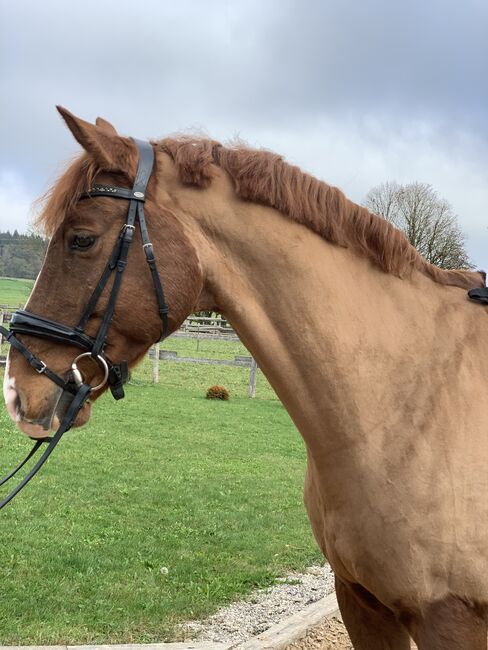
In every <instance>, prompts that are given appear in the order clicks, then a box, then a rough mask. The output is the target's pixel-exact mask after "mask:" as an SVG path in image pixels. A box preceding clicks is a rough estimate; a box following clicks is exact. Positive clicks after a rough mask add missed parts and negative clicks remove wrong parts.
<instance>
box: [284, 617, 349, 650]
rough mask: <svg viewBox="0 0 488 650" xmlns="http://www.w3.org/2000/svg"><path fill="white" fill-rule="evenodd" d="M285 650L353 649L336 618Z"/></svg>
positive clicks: (343, 628)
mask: <svg viewBox="0 0 488 650" xmlns="http://www.w3.org/2000/svg"><path fill="white" fill-rule="evenodd" d="M286 650H353V647H352V643H351V641H350V639H349V635H348V634H347V632H346V628H345V627H344V625H343V624H342V623H341V622H340V621H338V620H337V619H336V618H330V619H328V620H326V621H324V622H323V623H321V624H320V625H317V626H316V627H314V628H313V629H312V630H310V632H309V633H308V634H307V636H306V637H304V638H303V639H301V640H300V641H296V642H295V643H292V644H291V645H289V646H288V647H287V649H286Z"/></svg>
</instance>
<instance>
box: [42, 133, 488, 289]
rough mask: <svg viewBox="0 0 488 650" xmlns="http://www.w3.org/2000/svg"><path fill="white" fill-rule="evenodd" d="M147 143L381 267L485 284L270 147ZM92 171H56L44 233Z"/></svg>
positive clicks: (184, 168)
mask: <svg viewBox="0 0 488 650" xmlns="http://www.w3.org/2000/svg"><path fill="white" fill-rule="evenodd" d="M153 144H154V145H155V146H156V148H157V149H159V150H160V151H164V152H165V153H167V154H168V155H169V156H170V157H171V158H172V159H173V161H174V163H175V165H176V167H177V169H178V173H179V176H180V179H181V181H182V182H183V183H184V184H188V185H195V186H198V187H208V185H209V184H210V183H211V182H212V178H213V177H214V176H215V174H216V167H217V166H218V167H220V168H221V169H223V170H225V171H226V172H227V173H228V175H229V176H230V178H231V179H232V182H233V184H234V188H235V192H236V194H237V196H239V197H241V198H243V199H246V200H249V201H254V202H257V203H261V204H264V205H267V206H270V207H273V208H276V209H277V210H279V211H280V212H282V213H283V214H285V215H287V216H288V217H289V218H290V219H293V220H294V221H297V222H298V223H301V224H303V225H304V226H306V227H307V228H310V229H311V230H313V231H314V232H316V233H317V234H319V235H320V236H321V237H323V238H324V239H326V240H327V241H329V242H331V243H333V244H338V245H339V246H345V247H350V248H353V249H354V250H356V251H358V252H359V253H361V254H362V255H364V256H365V257H367V258H368V259H370V260H371V261H372V262H373V263H374V264H375V265H376V266H378V267H379V268H381V269H382V270H383V271H385V272H387V273H391V274H393V275H396V276H398V277H406V276H408V275H410V274H411V272H412V270H413V269H417V270H419V271H421V272H422V273H424V274H425V275H427V276H428V277H430V278H431V279H432V280H434V281H435V282H438V283H439V284H445V285H454V286H457V287H462V288H464V289H470V288H473V287H483V286H484V285H485V278H484V274H483V273H480V272H473V271H467V270H463V269H461V270H444V269H441V268H439V267H437V266H435V265H433V264H430V263H429V262H427V260H425V259H424V258H423V257H422V256H421V255H420V253H418V252H417V250H416V249H415V248H414V247H413V246H412V245H411V244H410V242H409V241H408V239H407V238H406V237H405V235H404V234H403V233H402V232H401V231H400V230H398V229H397V228H395V227H394V226H393V225H391V224H390V223H389V222H388V221H387V220H386V219H384V218H382V217H380V216H377V215H375V214H373V213H371V212H370V211H369V210H367V209H366V208H364V207H362V206H359V205H357V204H355V203H353V202H352V201H350V200H349V199H347V198H346V197H345V195H344V194H343V193H342V192H341V191H340V190H339V189H337V188H336V187H332V186H331V185H328V184H327V183H325V182H323V181H319V180H317V179H316V178H314V177H313V176H310V175H309V174H306V173H304V172H302V171H301V170H300V169H299V168H298V167H295V166H293V165H289V164H288V163H286V162H285V161H284V160H283V158H282V157H281V156H279V155H277V154H275V153H272V152H268V151H262V150H253V149H250V148H248V147H246V146H244V145H242V144H238V145H235V146H231V147H224V146H222V145H221V144H219V143H218V142H215V141H214V140H209V139H204V138H192V137H189V136H181V137H175V138H165V139H164V140H160V141H158V142H154V143H153ZM99 171H100V170H99V169H97V166H96V164H95V163H94V162H93V161H92V159H91V158H90V157H88V156H87V155H86V154H83V155H82V156H81V157H80V158H78V159H77V160H75V161H74V163H73V164H72V165H71V166H70V167H69V168H68V169H67V170H66V172H65V173H64V174H63V175H62V176H61V177H60V178H59V180H58V181H57V182H56V183H55V185H54V186H53V187H52V188H51V190H50V191H49V192H48V193H47V194H46V196H45V197H44V209H43V211H42V213H41V215H40V217H39V218H38V221H37V223H38V225H39V226H41V227H42V228H43V230H44V231H45V232H46V234H48V235H52V234H53V233H54V231H55V230H56V229H57V228H58V227H59V225H60V224H61V222H62V220H63V219H64V216H65V215H66V212H67V211H68V209H69V208H70V207H71V206H72V205H73V204H74V203H75V202H76V201H77V198H78V196H79V194H80V193H81V192H83V191H86V189H87V188H88V187H90V186H91V184H92V182H93V180H94V178H95V177H96V175H97V173H98V172H99Z"/></svg>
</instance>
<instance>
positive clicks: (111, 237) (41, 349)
mask: <svg viewBox="0 0 488 650" xmlns="http://www.w3.org/2000/svg"><path fill="white" fill-rule="evenodd" d="M59 110H60V113H61V115H62V116H63V118H64V120H65V122H66V124H67V125H68V127H69V129H70V131H71V132H72V134H73V135H74V137H75V138H76V140H77V141H78V142H79V143H80V144H81V145H82V147H83V148H84V150H85V152H84V154H83V156H81V157H80V158H79V159H78V160H76V161H75V162H74V163H73V164H72V165H71V166H70V167H69V168H68V169H67V171H66V172H65V173H64V175H63V176H62V177H61V178H60V179H59V181H58V182H57V183H56V184H55V185H54V186H53V188H52V190H51V192H50V194H49V196H48V199H47V202H46V204H45V207H44V211H43V213H42V215H41V218H40V222H41V224H42V225H43V226H44V228H45V231H46V233H47V234H48V235H49V237H50V243H49V248H48V251H47V255H46V259H45V261H44V265H43V267H42V271H41V273H40V275H39V277H38V279H37V282H36V284H35V287H34V290H33V292H32V294H31V296H30V298H29V301H28V303H27V306H26V309H27V310H28V311H29V312H32V313H34V314H37V315H39V316H42V317H44V318H47V319H50V320H53V321H57V322H60V323H63V324H65V325H69V326H71V327H72V326H74V325H76V324H77V322H78V320H79V319H80V316H81V314H82V312H83V310H84V308H85V307H86V305H87V303H88V300H89V298H90V296H91V295H92V292H93V290H94V288H95V287H96V285H97V283H98V282H99V279H100V276H101V275H102V273H103V271H104V268H105V266H106V264H107V261H108V259H109V257H110V255H111V253H112V251H113V249H114V246H115V244H116V242H117V240H118V237H119V234H120V232H121V229H122V228H123V226H124V224H125V223H126V219H127V212H128V202H127V201H123V200H115V199H113V198H110V197H104V196H93V197H90V198H86V199H84V200H80V195H81V194H82V193H83V192H86V191H88V190H89V188H90V187H92V185H93V182H94V181H95V180H96V182H97V184H105V185H112V186H119V187H127V188H128V189H131V188H132V185H133V182H134V177H135V174H136V170H137V164H138V157H139V156H138V151H137V148H136V146H135V144H134V142H133V141H132V140H130V139H128V138H124V137H121V136H119V135H118V134H117V132H116V131H115V129H114V128H113V127H112V126H111V125H110V124H109V123H108V122H105V121H104V120H101V119H100V118H99V119H98V120H97V122H96V125H93V124H89V123H87V122H85V121H83V120H80V119H78V118H76V117H74V116H73V115H72V114H71V113H69V112H68V111H66V110H64V109H59ZM161 193H163V195H164V192H161V191H160V190H159V188H158V170H157V165H156V166H155V168H154V169H153V172H152V175H151V178H150V180H149V185H148V188H147V194H146V197H147V198H146V203H145V214H146V220H147V225H148V229H149V232H150V235H151V239H152V242H153V245H154V251H155V257H156V260H157V262H158V271H159V274H160V278H161V281H162V283H163V286H164V291H165V295H166V302H167V304H168V305H169V308H170V311H169V332H171V331H174V330H175V329H176V328H177V327H178V326H179V325H180V324H181V322H182V320H183V319H184V318H185V317H186V316H187V315H188V314H189V313H190V312H191V311H192V309H193V308H194V307H195V304H196V302H197V298H198V295H199V293H200V291H201V288H202V275H201V270H200V266H199V262H198V259H197V256H196V253H195V250H194V249H193V247H192V245H191V244H190V242H189V240H188V238H187V237H186V236H185V234H184V231H183V228H182V226H181V225H180V223H179V222H178V221H177V219H176V217H175V216H174V214H173V213H172V212H171V211H170V210H168V209H166V208H165V207H164V205H161V200H160V198H161V197H160V195H161ZM156 196H158V203H159V205H157V204H156ZM111 285H112V279H111V280H110V281H109V282H108V285H107V286H106V287H105V289H104V291H103V293H102V295H101V297H100V299H99V300H98V302H97V304H96V307H95V309H94V310H93V313H92V314H91V316H90V318H89V320H88V323H87V325H86V329H85V331H86V334H87V335H89V336H95V334H96V333H97V332H98V330H99V327H100V324H101V322H102V319H103V316H104V314H105V312H106V309H107V304H108V297H109V293H110V288H111ZM160 336H161V319H160V315H159V313H158V303H157V299H156V294H155V290H154V286H153V281H152V279H151V274H150V272H149V269H148V267H147V264H146V258H145V254H144V251H143V248H142V241H141V236H140V233H139V230H138V229H136V230H135V233H134V241H133V243H132V244H131V246H130V249H129V254H128V259H127V266H126V268H125V271H124V273H123V278H122V283H121V288H120V291H119V294H118V297H117V300H116V307H115V313H114V316H113V320H112V322H111V325H110V328H109V330H108V337H107V342H106V345H105V346H104V355H105V356H106V357H107V359H109V360H110V362H112V363H114V364H117V363H120V362H122V361H124V360H125V361H127V362H128V364H129V367H131V366H134V365H135V364H136V363H137V362H138V361H139V360H140V359H141V358H142V357H143V356H144V354H145V353H146V351H147V350H148V348H149V347H150V346H151V345H152V344H153V343H154V342H155V341H157V340H158V339H159V338H160ZM18 338H19V340H21V341H22V343H24V344H25V345H26V346H27V347H28V348H29V349H30V350H31V351H32V352H33V353H34V354H35V355H36V356H37V357H39V358H40V359H41V360H42V361H43V362H44V363H45V364H46V365H47V366H48V367H49V368H50V369H52V370H53V371H55V372H56V373H58V374H59V375H61V376H63V377H67V376H68V373H69V371H70V367H71V363H72V361H73V359H74V358H75V357H76V356H78V354H79V353H80V350H79V349H77V348H76V347H73V346H71V345H68V344H65V343H58V342H56V341H53V340H48V339H43V338H38V337H35V336H31V335H26V334H22V335H18ZM81 363H84V364H85V365H83V367H82V368H81V370H82V372H83V375H84V379H85V381H86V382H88V383H90V384H92V385H95V384H97V382H98V381H99V379H100V368H99V367H98V366H97V364H96V363H93V362H92V361H91V360H87V359H86V358H85V359H84V360H82V362H81ZM105 388H106V387H104V388H103V389H101V390H99V391H96V392H94V393H93V394H92V400H91V401H93V399H96V398H97V397H98V396H99V395H100V394H101V393H102V392H103V391H104V390H105ZM4 394H5V400H6V404H7V408H8V412H9V414H10V416H11V417H12V419H13V420H14V421H15V422H16V423H17V424H18V426H19V428H20V429H21V430H22V431H24V432H25V433H27V434H28V435H30V436H32V437H44V436H47V435H48V432H49V431H50V430H51V429H55V428H56V427H57V425H58V423H59V420H60V418H61V417H62V416H63V414H64V412H65V410H66V404H67V403H69V400H67V399H66V398H67V395H65V393H64V391H63V390H62V389H61V388H59V387H58V386H56V385H55V384H54V383H52V382H51V381H50V380H49V379H48V378H47V377H46V376H45V375H44V374H42V373H41V374H39V373H37V372H36V371H35V370H34V369H33V368H32V367H31V366H29V365H28V363H27V361H26V360H25V358H24V357H23V356H22V355H21V354H20V353H19V352H17V351H16V350H15V349H12V350H11V351H10V354H9V358H8V362H7V369H6V372H5V380H4ZM90 408H91V407H90V404H89V403H86V404H85V405H84V407H83V409H82V410H81V411H80V413H79V414H78V416H77V419H76V421H75V426H79V425H81V424H84V423H85V422H86V421H87V420H88V419H89V416H90Z"/></svg>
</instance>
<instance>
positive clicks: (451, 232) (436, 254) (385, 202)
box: [364, 182, 472, 269]
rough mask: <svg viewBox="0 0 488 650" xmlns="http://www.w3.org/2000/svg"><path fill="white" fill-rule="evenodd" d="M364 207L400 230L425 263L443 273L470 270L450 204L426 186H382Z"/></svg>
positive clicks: (420, 184) (414, 184) (374, 190)
mask: <svg viewBox="0 0 488 650" xmlns="http://www.w3.org/2000/svg"><path fill="white" fill-rule="evenodd" d="M364 205H365V206H366V207H367V208H368V209H369V210H371V212H374V213H375V214H377V215H379V216H381V217H384V218H385V219H387V220H388V221H390V222H391V223H392V224H393V225H394V226H396V227H397V228H399V229H400V230H402V231H403V232H404V233H405V235H406V236H407V238H408V240H409V241H410V243H411V244H412V246H415V248H416V249H417V250H418V251H419V253H420V254H421V255H423V257H425V259H426V260H428V261H429V262H431V263H432V264H436V265H437V266H440V267H441V268H443V269H469V268H472V264H471V263H470V261H469V256H468V253H467V251H466V248H465V236H464V234H463V233H462V231H461V228H460V227H459V224H458V220H457V216H456V214H455V213H454V211H453V209H452V206H451V204H450V203H449V202H448V201H446V200H445V199H443V198H441V197H440V196H439V195H438V194H437V192H436V191H435V190H434V189H433V187H432V186H431V185H428V184H427V183H417V182H416V183H409V184H407V185H399V184H398V183H383V184H382V185H377V186H376V187H373V188H372V189H371V190H370V191H369V192H368V194H367V195H366V199H365V201H364Z"/></svg>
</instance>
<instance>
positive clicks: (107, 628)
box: [0, 339, 320, 645]
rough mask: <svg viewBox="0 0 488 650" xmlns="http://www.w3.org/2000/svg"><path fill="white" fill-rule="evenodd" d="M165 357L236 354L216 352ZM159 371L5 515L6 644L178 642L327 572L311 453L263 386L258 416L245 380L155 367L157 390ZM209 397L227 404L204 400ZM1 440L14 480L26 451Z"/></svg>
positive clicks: (0, 421)
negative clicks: (193, 629) (217, 615)
mask: <svg viewBox="0 0 488 650" xmlns="http://www.w3.org/2000/svg"><path fill="white" fill-rule="evenodd" d="M165 347H166V348H167V349H172V350H178V352H179V353H180V354H181V355H183V354H190V353H191V355H192V356H195V353H198V354H202V356H209V355H211V354H215V355H220V358H223V356H230V357H232V356H233V355H234V354H239V353H242V346H240V344H231V343H225V342H219V341H205V342H203V341H200V342H199V344H198V348H199V349H198V350H195V348H196V347H197V342H196V341H194V340H193V341H188V340H184V339H169V340H168V341H167V342H165ZM236 350H237V351H236ZM244 353H245V352H244ZM150 371H151V364H150V362H149V360H146V361H144V362H143V364H142V366H141V367H140V368H139V369H138V370H137V371H136V372H135V373H134V376H133V379H132V382H131V385H130V386H128V388H127V398H126V399H125V400H124V401H122V402H114V401H113V400H112V399H111V398H110V397H109V396H104V397H103V398H102V399H100V400H99V402H97V404H96V406H95V408H94V413H93V416H92V420H91V422H90V423H89V425H88V426H87V427H86V428H84V429H80V430H74V431H72V432H69V433H68V434H67V435H66V437H65V439H64V440H63V441H62V442H61V444H60V446H59V448H58V449H57V450H56V452H55V453H54V454H53V457H52V458H51V459H50V460H49V462H48V463H47V465H46V466H45V467H44V468H43V470H42V471H41V473H40V475H38V476H37V477H36V478H35V479H34V480H33V482H32V483H31V484H30V485H29V486H28V487H27V488H26V489H25V491H24V492H23V493H22V494H21V495H20V496H18V497H17V498H16V499H15V500H14V502H13V503H12V504H11V505H10V506H9V507H7V508H6V509H5V510H4V511H2V513H1V515H0V516H1V523H2V525H1V528H0V547H1V548H2V554H1V555H0V594H1V596H0V597H1V602H2V606H1V607H0V640H1V643H2V644H4V645H10V644H12V645H20V644H67V643H70V644H78V643H117V642H118V643H131V642H133V643H137V642H153V641H165V640H175V639H177V638H178V634H179V633H178V624H179V623H180V622H182V621H185V620H188V619H191V618H195V617H196V618H199V617H202V616H205V615H207V614H209V613H211V612H213V611H215V609H216V608H217V607H219V606H220V605H222V604H225V603H228V602H230V601H232V600H235V599H236V598H238V597H239V596H241V595H243V594H246V593H248V592H249V591H250V590H252V589H254V588H255V587H260V586H267V585H269V584H272V583H273V581H274V580H275V579H276V577H278V576H280V575H283V574H284V573H285V572H286V571H288V570H289V569H300V568H303V567H305V566H307V565H309V564H310V563H313V562H314V561H317V560H319V559H320V554H319V551H318V549H317V547H316V545H315V542H314V541H313V539H312V534H311V532H310V527H309V524H308V521H307V518H306V515H305V511H304V507H303V504H302V485H303V476H304V468H305V453H304V446H303V443H302V441H301V438H300V437H299V435H298V433H297V432H296V430H295V428H294V426H293V424H292V422H291V421H290V419H289V417H288V415H287V413H286V411H285V410H284V408H283V407H282V405H281V404H280V402H279V401H278V400H277V398H276V396H275V395H274V393H273V391H272V389H271V388H270V386H269V385H268V383H267V382H266V381H265V379H264V377H263V376H262V375H261V376H260V377H259V379H258V389H257V395H258V397H257V399H255V400H250V399H248V398H247V397H246V395H247V380H248V372H249V371H248V370H247V369H244V368H233V367H223V366H200V365H193V364H176V363H171V362H161V364H160V381H161V383H160V384H159V385H157V386H155V385H152V384H150V383H149V381H148V379H149V377H150ZM215 383H218V384H223V385H224V386H226V387H227V388H228V389H229V390H230V393H231V399H230V401H229V402H221V401H213V400H206V399H205V391H206V388H207V387H208V386H210V385H212V384H215ZM0 426H1V430H2V432H3V435H2V438H1V442H0V458H1V462H2V470H3V472H2V473H5V471H6V470H7V468H8V467H10V466H11V465H12V464H13V463H14V462H15V461H17V460H18V459H19V458H20V457H21V456H22V455H23V454H24V453H25V450H26V449H27V448H28V447H29V444H30V443H29V442H28V441H26V440H25V439H23V438H22V436H21V435H20V434H19V433H18V432H17V431H16V430H15V428H14V427H13V425H12V424H11V423H10V421H9V420H8V417H7V415H6V413H5V412H4V411H2V412H1V415H0ZM166 569H167V571H166Z"/></svg>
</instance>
